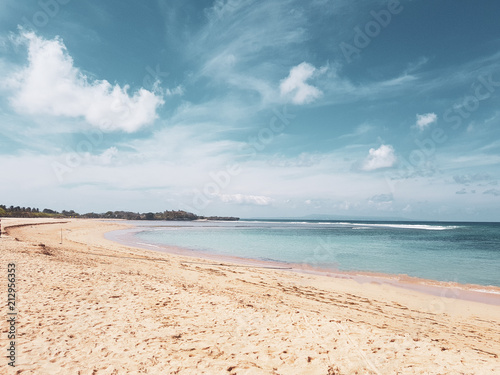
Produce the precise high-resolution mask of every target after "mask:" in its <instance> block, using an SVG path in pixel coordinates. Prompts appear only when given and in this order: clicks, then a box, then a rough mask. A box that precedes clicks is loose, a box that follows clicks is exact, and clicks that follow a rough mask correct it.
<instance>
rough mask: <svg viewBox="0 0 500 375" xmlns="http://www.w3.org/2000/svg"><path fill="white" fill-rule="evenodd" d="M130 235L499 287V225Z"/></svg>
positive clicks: (328, 225) (320, 226) (221, 226)
mask: <svg viewBox="0 0 500 375" xmlns="http://www.w3.org/2000/svg"><path fill="white" fill-rule="evenodd" d="M136 224H137V225H138V226H139V227H140V231H139V232H138V233H136V234H135V236H136V238H137V240H138V241H141V242H144V243H149V244H159V245H174V246H179V247H183V248H187V249H192V250H197V251H205V252H210V253H214V254H220V255H231V256H238V257H246V258H253V259H261V260H273V261H279V262H290V263H301V264H309V265H313V266H318V267H321V268H328V269H332V270H335V269H338V270H350V271H373V272H382V273H389V274H407V275H410V276H415V277H421V278H426V279H433V280H439V281H454V282H459V283H468V284H479V285H495V286H500V276H499V275H500V223H429V222H325V221H307V222H291V221H239V222H181V223H180V222H148V223H145V222H137V223H136Z"/></svg>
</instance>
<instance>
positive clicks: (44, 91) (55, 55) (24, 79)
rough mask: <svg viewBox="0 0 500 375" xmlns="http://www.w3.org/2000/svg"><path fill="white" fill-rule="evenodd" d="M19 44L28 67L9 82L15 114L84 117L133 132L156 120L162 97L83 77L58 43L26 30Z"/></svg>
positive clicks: (105, 127)
mask: <svg viewBox="0 0 500 375" xmlns="http://www.w3.org/2000/svg"><path fill="white" fill-rule="evenodd" d="M20 40H21V41H22V42H23V43H25V44H27V46H28V66H27V67H25V68H24V69H22V70H21V71H19V72H18V73H16V74H15V75H13V76H12V77H10V80H9V87H10V88H11V89H13V90H14V93H13V96H12V97H11V98H10V99H11V104H12V106H13V107H14V108H15V109H16V111H18V112H20V113H28V114H31V115H39V114H46V115H52V116H65V117H71V118H84V119H85V120H86V121H87V122H88V123H89V124H91V125H93V126H95V127H98V128H100V129H102V130H106V131H114V130H121V131H125V132H134V131H137V130H138V129H140V128H142V127H143V126H145V125H148V124H151V123H152V122H153V121H154V120H155V118H156V117H157V114H156V110H157V108H158V107H159V106H161V105H162V104H163V98H162V97H161V96H159V95H156V94H155V93H153V92H151V91H148V90H146V89H144V88H141V89H139V90H138V91H136V92H135V93H133V94H129V93H128V90H129V86H128V85H125V86H123V87H121V86H120V85H117V84H116V85H114V86H113V85H111V84H110V83H109V82H108V81H106V80H96V79H92V78H89V77H87V76H86V75H85V74H84V73H82V72H81V71H80V70H79V69H78V68H76V67H75V66H74V64H73V59H72V58H71V56H70V55H69V54H68V51H67V49H66V46H65V45H64V43H63V41H62V40H61V39H59V38H55V39H53V40H46V39H43V38H42V37H39V36H37V35H36V34H35V33H33V32H25V33H23V34H22V35H21V38H20Z"/></svg>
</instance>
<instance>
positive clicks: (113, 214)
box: [0, 205, 239, 221]
mask: <svg viewBox="0 0 500 375" xmlns="http://www.w3.org/2000/svg"><path fill="white" fill-rule="evenodd" d="M0 217H53V218H84V219H123V220H184V221H189V220H203V219H206V220H229V221H236V220H239V218H237V217H219V216H209V217H205V216H198V215H195V214H193V213H191V212H186V211H180V210H179V211H164V212H157V213H153V212H147V213H142V214H141V213H138V212H137V213H135V212H129V211H108V212H106V213H101V214H97V213H94V212H90V213H86V214H83V215H80V214H79V213H76V212H75V211H73V210H70V211H66V210H63V211H62V212H57V211H54V210H51V209H48V208H45V209H44V210H43V211H40V210H39V209H38V208H31V207H19V206H16V207H14V206H10V207H6V206H4V205H0Z"/></svg>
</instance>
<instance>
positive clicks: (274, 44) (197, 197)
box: [0, 0, 500, 221]
mask: <svg viewBox="0 0 500 375" xmlns="http://www.w3.org/2000/svg"><path fill="white" fill-rule="evenodd" d="M499 14H500V3H499V2H497V1H493V0H489V1H477V2H471V1H465V0H442V1H433V2H430V1H423V0H421V1H419V0H413V1H410V0H406V1H400V2H398V1H393V0H391V1H356V2H354V1H347V0H330V1H329V0H312V1H309V2H303V1H292V0H280V1H274V0H268V1H245V0H226V1H218V0H217V1H189V0H187V1H147V2H146V1H144V2H138V1H126V0H125V1H124V0H121V1H117V0H116V1H105V2H102V1H85V2H78V1H74V0H73V1H71V0H45V1H44V0H41V1H24V2H17V1H11V0H2V1H1V2H0V78H1V79H0V93H1V97H0V166H1V169H2V174H3V179H2V180H3V181H4V183H3V184H2V185H1V186H0V196H1V199H0V201H1V202H2V203H3V204H7V205H11V204H13V205H21V206H36V207H39V208H45V207H50V208H52V209H57V210H62V209H74V210H75V211H77V212H90V211H95V212H102V211H107V210H131V211H141V212H144V211H163V210H166V209H185V210H188V211H192V212H196V213H199V214H202V215H235V216H240V217H284V216H286V217H299V216H304V215H311V214H331V215H338V216H349V217H352V216H373V217H404V218H408V219H422V220H470V221H499V220H500V214H499V212H500V185H499V184H498V181H499V179H500V168H499V167H500V109H499V105H498V104H499V98H500V95H499V94H500V23H499V22H498V15H499Z"/></svg>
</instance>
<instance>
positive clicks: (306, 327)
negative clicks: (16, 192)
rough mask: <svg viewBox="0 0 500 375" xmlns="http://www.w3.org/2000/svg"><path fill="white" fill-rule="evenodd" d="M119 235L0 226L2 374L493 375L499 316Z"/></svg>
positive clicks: (75, 226) (38, 223)
mask: <svg viewBox="0 0 500 375" xmlns="http://www.w3.org/2000/svg"><path fill="white" fill-rule="evenodd" d="M126 225H127V223H126V222H120V221H116V222H103V221H98V220H78V219H71V220H55V219H54V220H50V219H2V231H3V233H2V238H1V239H0V249H1V251H0V256H1V259H2V261H1V268H2V272H3V273H4V275H3V276H2V277H1V280H2V283H1V285H2V289H3V292H2V296H3V298H4V301H5V302H3V306H4V307H3V315H4V319H2V344H3V349H2V350H3V352H4V354H5V353H8V348H9V341H10V340H8V338H7V334H8V332H9V323H8V322H7V319H6V318H5V317H6V316H7V312H8V310H7V266H8V264H9V263H14V264H15V269H16V308H17V311H18V313H17V314H18V315H17V321H16V324H17V325H16V342H15V348H16V349H15V350H16V355H15V357H16V358H15V365H16V366H15V367H11V366H9V365H8V361H9V359H8V358H6V356H5V355H4V356H3V360H2V363H1V364H0V372H1V373H2V374H3V373H5V374H50V375H53V374H64V375H66V374H82V375H83V374H240V375H243V374H321V375H334V374H335V375H339V374H498V373H500V359H499V355H500V306H499V305H498V304H497V305H495V304H486V303H479V302H473V301H467V300H462V299H455V298H447V297H442V296H436V295H430V294H424V293H421V292H420V291H417V290H409V289H405V288H400V287H398V286H395V285H388V284H379V283H373V282H368V281H367V282H360V281H359V280H352V279H343V278H334V277H327V276H323V275H316V274H304V273H297V272H290V271H287V270H279V269H269V268H264V267H259V266H253V265H242V264H232V263H227V262H222V263H221V262H214V261H213V260H210V259H201V258H194V257H187V256H182V255H178V254H168V253H161V252H153V251H149V250H145V249H139V248H133V247H128V246H125V245H122V244H118V243H116V242H112V241H110V240H107V239H105V238H104V233H106V232H109V231H112V230H117V229H123V228H125V227H126ZM61 235H62V244H61ZM498 298H500V295H499V296H498Z"/></svg>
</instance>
